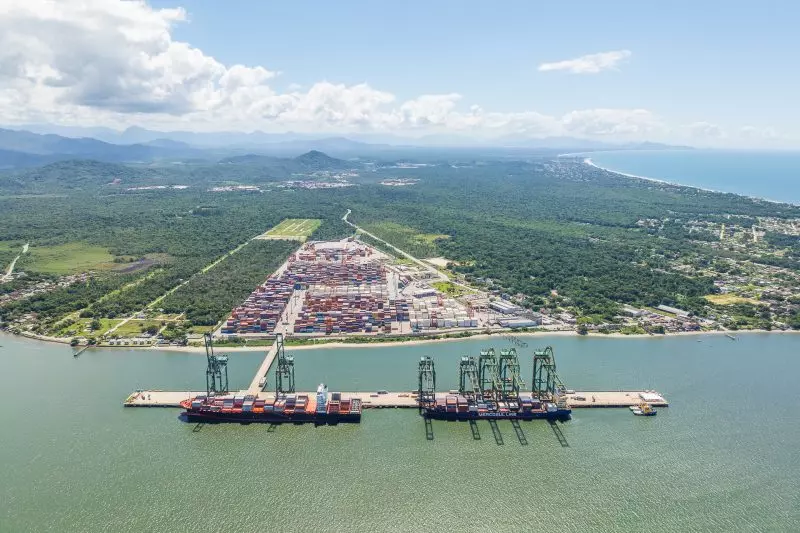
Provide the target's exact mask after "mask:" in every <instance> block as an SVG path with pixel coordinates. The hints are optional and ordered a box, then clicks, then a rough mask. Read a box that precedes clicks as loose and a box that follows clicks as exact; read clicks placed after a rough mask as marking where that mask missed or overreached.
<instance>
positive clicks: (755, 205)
mask: <svg viewBox="0 0 800 533" xmlns="http://www.w3.org/2000/svg"><path fill="white" fill-rule="evenodd" d="M334 163H335V164H334ZM334 163H331V162H330V160H329V159H327V158H326V156H324V154H318V153H317V154H310V155H307V156H304V157H301V158H298V159H297V160H275V158H266V159H263V160H262V159H259V158H257V157H256V158H244V159H243V160H241V159H240V160H233V161H229V162H228V163H226V164H207V163H198V164H186V165H171V166H122V165H110V164H105V163H97V162H91V161H89V162H87V161H72V162H62V163H57V164H53V165H49V166H47V167H43V168H38V169H33V170H29V171H25V172H21V171H18V172H15V173H9V174H6V175H2V176H0V244H2V243H12V242H13V243H14V244H15V245H16V243H24V242H28V241H29V242H30V243H31V247H32V250H36V249H37V247H38V248H40V249H41V248H47V247H57V246H59V245H63V244H66V243H85V245H86V246H94V247H102V248H103V249H104V250H107V251H108V253H109V257H111V258H113V261H114V262H116V263H113V262H112V263H111V264H112V266H113V265H114V264H118V265H120V267H121V268H119V269H117V268H116V267H114V268H106V269H96V270H95V269H90V270H92V271H93V272H94V273H93V275H92V279H91V281H90V282H88V283H77V284H74V285H72V286H70V287H67V288H62V289H57V290H54V291H51V292H47V293H42V294H38V295H35V296H33V297H30V298H26V299H23V300H19V301H17V302H14V303H8V304H5V305H3V306H2V308H0V319H3V320H10V319H13V318H16V317H19V316H21V315H22V314H25V313H30V312H35V313H39V314H40V315H41V316H42V317H45V318H47V319H48V320H51V321H52V320H55V319H56V318H59V317H61V316H63V315H65V314H68V313H71V312H74V311H80V312H81V314H82V315H83V317H85V318H88V317H98V318H101V317H102V318H111V317H120V316H125V315H129V314H131V313H134V312H136V311H138V310H140V309H142V308H143V307H145V306H146V305H148V304H150V303H152V302H153V301H154V300H156V299H157V298H159V297H160V296H162V295H163V294H165V293H166V292H167V291H168V290H170V289H171V288H173V287H176V286H177V285H178V284H180V283H181V282H182V280H187V279H189V280H191V281H190V282H189V283H188V284H187V285H185V286H183V287H182V288H181V289H179V290H177V291H176V292H175V293H173V294H172V295H170V296H169V297H168V298H166V299H165V300H164V301H163V302H160V304H159V305H160V306H161V307H164V308H165V309H166V310H168V311H170V312H176V313H179V312H186V314H187V318H189V320H190V321H191V322H192V323H194V324H210V323H215V322H216V321H217V320H219V319H220V318H222V317H223V316H224V315H225V314H226V313H227V312H228V311H229V310H230V308H231V307H233V306H234V305H235V304H237V303H239V302H240V301H241V300H242V299H243V298H244V297H245V296H246V295H247V294H248V293H249V292H250V291H251V290H252V289H253V287H254V286H255V285H256V284H258V283H259V282H260V281H262V280H263V279H264V278H265V277H266V275H267V274H268V273H269V270H270V269H272V268H274V267H275V266H277V265H278V264H279V263H280V261H281V260H282V258H283V257H285V255H286V254H287V253H289V250H290V249H291V248H293V247H295V246H297V244H296V243H276V242H271V243H261V242H252V243H250V244H249V245H247V246H246V247H245V248H243V249H242V250H241V251H240V252H239V253H237V254H235V255H234V256H232V257H229V258H228V259H226V260H225V261H223V262H222V263H220V264H219V265H218V266H217V267H215V268H212V269H210V270H209V271H208V272H206V273H205V274H197V273H198V272H199V271H201V269H203V268H204V267H206V266H207V265H209V264H211V263H212V262H214V261H215V260H216V259H218V258H220V257H222V256H223V255H225V254H227V253H228V252H230V251H231V250H233V249H235V248H236V247H237V246H239V245H241V244H242V243H244V242H247V241H248V240H249V239H250V238H252V237H253V236H255V235H259V234H261V233H263V232H265V231H266V230H268V229H269V228H271V227H273V226H275V225H276V224H278V223H279V222H280V221H281V220H282V219H284V218H315V219H321V220H322V221H323V222H322V225H321V226H320V227H319V228H318V229H317V230H316V231H315V233H314V235H313V236H312V239H332V238H341V237H343V236H346V235H348V234H349V233H351V232H352V228H350V227H349V226H347V225H346V224H345V223H344V222H342V220H341V217H342V215H343V214H344V213H345V212H346V210H347V209H352V214H351V215H350V220H351V221H353V222H355V223H357V224H360V225H363V226H364V227H365V228H368V229H369V230H370V231H372V232H374V233H375V234H376V235H378V236H380V237H382V238H385V239H387V240H388V241H390V242H392V243H394V244H396V245H397V246H400V247H402V248H403V249H406V250H407V251H409V252H411V253H413V254H416V255H419V256H425V257H432V256H439V255H443V256H445V257H447V258H448V259H449V260H451V261H453V270H455V271H456V272H457V273H460V274H463V275H464V276H466V277H467V279H469V280H473V281H475V282H478V283H483V284H485V285H486V286H488V287H490V288H494V289H497V290H499V291H502V292H509V293H521V294H523V295H524V296H525V298H526V300H527V302H528V304H529V305H531V306H537V305H555V304H561V305H569V306H572V307H574V308H576V309H577V310H578V311H579V312H580V313H581V314H583V315H585V316H599V317H611V316H613V315H614V314H615V313H617V312H618V303H621V302H630V303H633V304H637V305H645V306H647V305H649V306H654V305H658V304H662V303H663V304H673V305H680V306H682V307H684V308H688V309H690V310H696V311H698V312H699V310H700V309H701V307H702V306H703V304H704V301H703V300H702V299H701V298H700V297H701V296H702V295H705V294H709V293H712V292H714V290H715V289H714V286H713V284H712V282H711V280H710V279H706V278H703V277H692V276H686V275H681V274H677V273H674V272H672V271H668V270H667V269H666V265H667V264H668V262H669V261H671V260H674V259H676V258H679V257H683V256H687V255H696V256H698V257H701V258H705V259H702V260H700V262H702V261H705V262H706V263H710V262H713V259H714V256H716V257H725V256H729V257H737V254H738V252H736V251H730V250H717V251H715V252H713V253H712V252H710V251H709V250H710V249H709V247H707V246H704V245H703V241H712V242H713V241H715V240H717V237H716V236H715V235H713V234H711V233H706V234H703V233H702V232H699V233H698V232H695V233H694V234H692V235H689V234H688V232H687V231H686V230H685V229H684V228H683V225H682V224H681V223H680V221H683V220H707V221H712V220H716V219H720V218H721V216H722V214H729V215H738V216H739V217H740V219H741V220H744V221H745V223H746V222H747V221H750V223H753V222H754V221H755V217H757V216H765V215H768V216H777V217H798V216H800V208H797V207H793V206H785V205H776V204H770V203H766V202H758V201H753V200H750V199H747V198H743V197H740V196H735V195H730V194H717V193H710V192H705V191H700V190H697V189H691V188H685V187H676V186H671V185H666V184H660V183H654V182H647V181H641V180H633V179H627V178H622V177H619V176H617V175H614V174H611V173H607V172H605V171H601V170H598V169H592V168H589V167H587V166H585V165H582V164H580V163H579V162H576V161H570V160H560V161H553V160H548V159H546V158H539V159H536V158H533V159H531V160H529V161H490V162H476V161H458V162H453V161H447V162H440V163H432V164H431V165H429V166H426V167H419V168H395V167H394V166H393V165H388V164H384V165H377V166H375V167H373V168H372V169H371V170H369V171H362V172H361V176H360V177H358V178H355V181H356V182H357V184H358V186H356V187H349V188H343V189H316V190H282V189H273V190H269V191H268V192H265V193H257V192H255V193H253V192H242V191H237V192H210V191H209V188H210V187H212V186H218V185H226V184H237V183H245V184H253V183H256V184H261V183H263V184H267V186H269V184H271V183H274V182H275V181H277V180H282V179H297V177H296V176H295V173H296V172H298V169H300V170H303V169H305V171H307V172H312V171H316V170H320V169H324V168H325V165H331V166H332V167H333V169H338V168H345V167H351V166H352V165H351V164H349V163H347V164H344V163H341V162H337V160H334ZM404 177H407V178H415V179H418V180H419V182H418V183H416V184H415V185H412V186H407V187H387V186H382V185H380V184H379V182H380V181H381V180H383V179H385V178H404ZM175 184H183V185H189V188H186V189H171V188H166V189H157V190H128V188H129V187H139V186H152V185H175ZM647 219H659V220H666V221H667V222H665V223H663V224H662V225H660V226H657V227H650V226H647V225H642V224H641V221H644V220H647ZM767 239H768V240H769V241H770V242H776V243H779V244H785V245H787V246H790V248H788V252H787V254H786V255H785V256H782V257H776V256H772V257H765V258H763V259H760V260H759V261H763V262H764V263H770V262H771V263H773V264H780V266H785V267H787V268H798V265H800V262H798V259H800V257H798V256H797V255H793V252H792V250H794V249H795V248H796V247H797V240H796V239H791V238H787V237H786V236H781V235H780V234H768V235H767ZM7 250H8V247H4V246H0V252H2V257H0V259H4V260H7V258H8V257H9V256H10V254H9V253H8V252H7ZM37 257H42V254H39V255H38V256H37V254H36V253H31V254H30V255H29V256H26V257H24V258H23V259H22V260H21V266H24V267H25V270H26V271H28V272H30V274H31V278H30V279H31V280H32V279H34V276H37V275H39V274H37V268H40V266H37V260H36V258H37ZM139 260H141V261H140V262H142V264H145V263H146V265H145V266H143V267H142V268H141V269H139V270H133V271H130V270H125V269H124V268H122V267H124V265H125V264H127V262H129V261H139ZM698 266H701V265H699V264H698ZM14 284H15V285H14V286H15V287H16V286H19V285H20V284H22V285H24V284H25V282H24V281H18V282H14ZM552 291H556V292H557V295H558V296H553V293H552Z"/></svg>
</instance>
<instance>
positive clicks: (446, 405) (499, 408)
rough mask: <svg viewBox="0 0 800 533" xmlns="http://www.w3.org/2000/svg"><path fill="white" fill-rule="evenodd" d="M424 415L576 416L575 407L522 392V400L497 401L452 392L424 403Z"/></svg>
mask: <svg viewBox="0 0 800 533" xmlns="http://www.w3.org/2000/svg"><path fill="white" fill-rule="evenodd" d="M422 415H423V416H425V417H426V418H433V419H435V420H483V419H487V420H488V419H513V420H539V419H544V420H558V421H561V422H563V421H566V420H569V419H570V418H571V417H572V410H571V409H569V408H568V407H566V405H559V404H557V403H554V402H550V401H541V400H540V399H538V398H534V397H532V396H526V395H520V396H519V399H518V400H517V399H514V400H508V401H493V400H482V399H472V398H468V397H466V396H464V395H461V394H448V395H446V396H444V397H437V398H436V399H435V400H434V401H433V402H429V403H427V404H426V405H423V406H422Z"/></svg>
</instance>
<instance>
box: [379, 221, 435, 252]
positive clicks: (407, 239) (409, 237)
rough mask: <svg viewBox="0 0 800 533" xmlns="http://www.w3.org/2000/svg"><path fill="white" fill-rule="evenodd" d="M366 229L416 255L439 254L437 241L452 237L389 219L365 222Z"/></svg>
mask: <svg viewBox="0 0 800 533" xmlns="http://www.w3.org/2000/svg"><path fill="white" fill-rule="evenodd" d="M364 229H365V230H367V231H369V232H370V233H372V234H373V235H375V236H377V237H380V238H381V239H384V240H385V241H387V242H389V243H391V244H392V245H394V246H397V247H398V248H400V249H401V250H403V251H404V252H407V253H409V254H411V255H413V256H416V257H437V256H439V251H438V249H437V248H436V242H437V241H439V240H442V239H449V238H450V236H449V235H445V234H440V233H420V232H419V231H417V230H416V229H414V228H411V227H409V226H404V225H402V224H397V223H395V222H387V221H383V222H373V223H368V224H364Z"/></svg>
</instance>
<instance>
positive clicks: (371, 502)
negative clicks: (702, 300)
mask: <svg viewBox="0 0 800 533" xmlns="http://www.w3.org/2000/svg"><path fill="white" fill-rule="evenodd" d="M526 340H527V341H528V342H529V343H530V344H531V346H532V347H533V346H539V345H543V344H545V343H550V344H552V345H553V346H554V348H555V350H556V358H557V360H558V368H559V372H560V374H561V376H562V378H563V379H564V380H565V382H566V383H567V385H568V386H570V387H572V388H576V389H580V388H586V389H592V388H594V389H615V388H654V389H657V390H659V391H661V392H662V393H664V394H665V395H666V396H667V398H668V399H669V400H670V402H671V404H672V405H671V407H670V408H669V409H661V410H660V411H659V414H658V416H657V417H655V418H649V419H648V418H641V417H634V416H632V415H631V413H630V412H629V411H628V410H627V409H617V410H613V409H611V410H591V409H590V410H582V411H577V412H576V413H575V417H574V419H573V420H572V421H570V422H568V423H566V424H563V425H559V426H558V429H560V432H561V436H560V439H559V438H558V437H559V436H558V435H556V433H555V432H554V431H553V429H552V428H551V427H550V426H549V425H548V424H547V423H544V422H527V423H523V424H522V425H521V427H522V430H523V432H524V436H523V438H522V441H523V442H527V444H523V443H522V442H521V439H520V438H518V436H517V434H516V433H515V432H514V429H513V428H512V426H511V424H510V423H500V424H499V425H498V426H499V429H500V435H501V439H502V444H500V443H499V442H498V440H496V439H495V437H494V435H493V433H492V431H491V429H490V427H489V425H488V423H481V424H478V428H479V431H480V440H475V439H473V436H472V433H471V432H470V428H469V426H468V425H467V424H463V423H456V422H434V423H433V435H434V438H433V440H427V438H426V435H425V426H424V424H423V422H422V420H421V419H420V418H419V417H418V416H417V415H416V412H415V411H411V410H383V411H369V412H367V413H366V414H365V415H364V418H363V421H362V423H361V424H360V425H341V426H337V427H319V428H314V427H311V426H280V427H277V428H276V429H275V430H274V431H268V427H267V426H264V425H251V426H239V425H206V426H202V427H200V428H199V429H197V428H196V427H195V426H194V425H189V424H184V423H181V422H179V421H178V419H177V415H178V412H177V411H176V410H170V409H123V408H122V406H121V401H122V400H123V399H124V398H125V396H126V395H127V394H128V393H129V392H130V391H132V390H133V389H136V388H139V387H142V388H162V389H170V388H181V389H197V388H199V387H200V386H201V385H202V383H203V379H204V375H203V369H204V364H205V359H204V357H203V356H198V355H196V354H177V353H166V352H143V351H117V350H113V351H112V350H106V351H94V352H93V351H88V352H86V353H84V354H83V355H82V356H81V357H80V358H78V359H73V357H72V356H71V351H70V349H69V348H67V347H64V346H57V345H51V344H44V343H38V342H32V341H27V340H21V339H18V338H14V337H8V336H0V345H3V347H2V348H0V364H2V367H1V368H2V380H1V382H2V383H3V386H4V388H5V391H4V392H5V395H4V398H3V408H2V409H0V531H1V532H3V533H5V532H17V531H58V532H65V531H81V532H83V531H113V532H149V531H192V532H204V531H215V532H216V531H248V532H250V531H252V532H258V531H289V532H295V531H359V532H360V531H403V532H417V531H457V530H467V531H533V530H539V529H543V530H546V531H602V532H611V531H632V532H641V531H648V532H659V531H665V532H666V531H670V532H671V531H798V530H800V488H799V487H798V481H799V480H800V416H798V410H799V408H800V396H798V392H797V391H798V388H797V386H798V383H797V376H798V375H800V336H795V335H742V336H741V340H739V341H737V342H733V341H730V340H728V339H727V338H725V337H711V336H705V337H700V340H701V342H698V338H695V337H681V338H666V339H636V340H633V339H592V338H590V339H584V338H563V337H559V338H549V339H547V338H545V337H537V338H534V339H526ZM490 345H494V346H495V347H497V348H500V347H502V346H503V345H504V343H503V342H502V341H501V340H500V339H497V340H495V341H494V342H490V343H487V342H486V341H483V340H481V341H474V340H473V341H470V340H466V341H459V342H453V343H448V344H435V345H433V344H429V345H422V346H416V347H412V346H409V347H399V348H372V347H370V348H358V349H341V348H330V349H319V350H305V351H300V350H298V351H295V352H291V351H290V353H294V355H295V359H296V368H297V377H298V380H297V381H298V387H299V388H306V389H311V388H312V387H313V386H316V384H317V383H318V382H319V381H322V380H325V381H326V382H328V383H329V384H330V385H331V386H332V387H334V388H336V389H340V390H348V389H350V390H371V389H377V388H386V389H408V390H410V389H412V388H414V386H415V380H416V375H415V369H416V362H417V360H418V358H419V356H420V355H432V356H434V357H435V360H436V363H437V370H438V377H439V380H440V383H441V385H442V388H449V387H451V386H454V385H455V382H456V379H457V370H456V361H457V358H458V357H459V356H460V355H462V354H466V353H475V352H476V350H477V349H479V348H480V347H486V346H490ZM521 351H522V352H523V353H525V350H521ZM260 359H261V355H260V354H258V353H248V354H239V353H237V354H233V355H232V357H231V362H230V366H231V377H232V381H233V383H234V385H236V386H244V385H245V384H247V383H248V382H249V380H250V376H251V373H252V372H254V371H255V369H256V368H257V366H258V364H259V362H260ZM525 359H526V363H528V361H527V357H526V358H525ZM524 372H525V375H526V376H529V374H530V364H526V365H525V367H524ZM528 379H529V378H528Z"/></svg>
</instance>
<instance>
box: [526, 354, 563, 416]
mask: <svg viewBox="0 0 800 533" xmlns="http://www.w3.org/2000/svg"><path fill="white" fill-rule="evenodd" d="M565 390H566V387H565V386H564V384H563V383H562V382H561V378H559V377H558V374H557V373H556V358H555V355H554V354H553V348H552V347H550V346H548V347H547V348H545V349H544V350H536V351H535V352H533V394H534V395H535V396H538V397H539V398H540V399H541V400H550V401H554V402H556V403H558V404H559V405H561V404H562V403H565V402H566V396H564V391H565Z"/></svg>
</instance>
